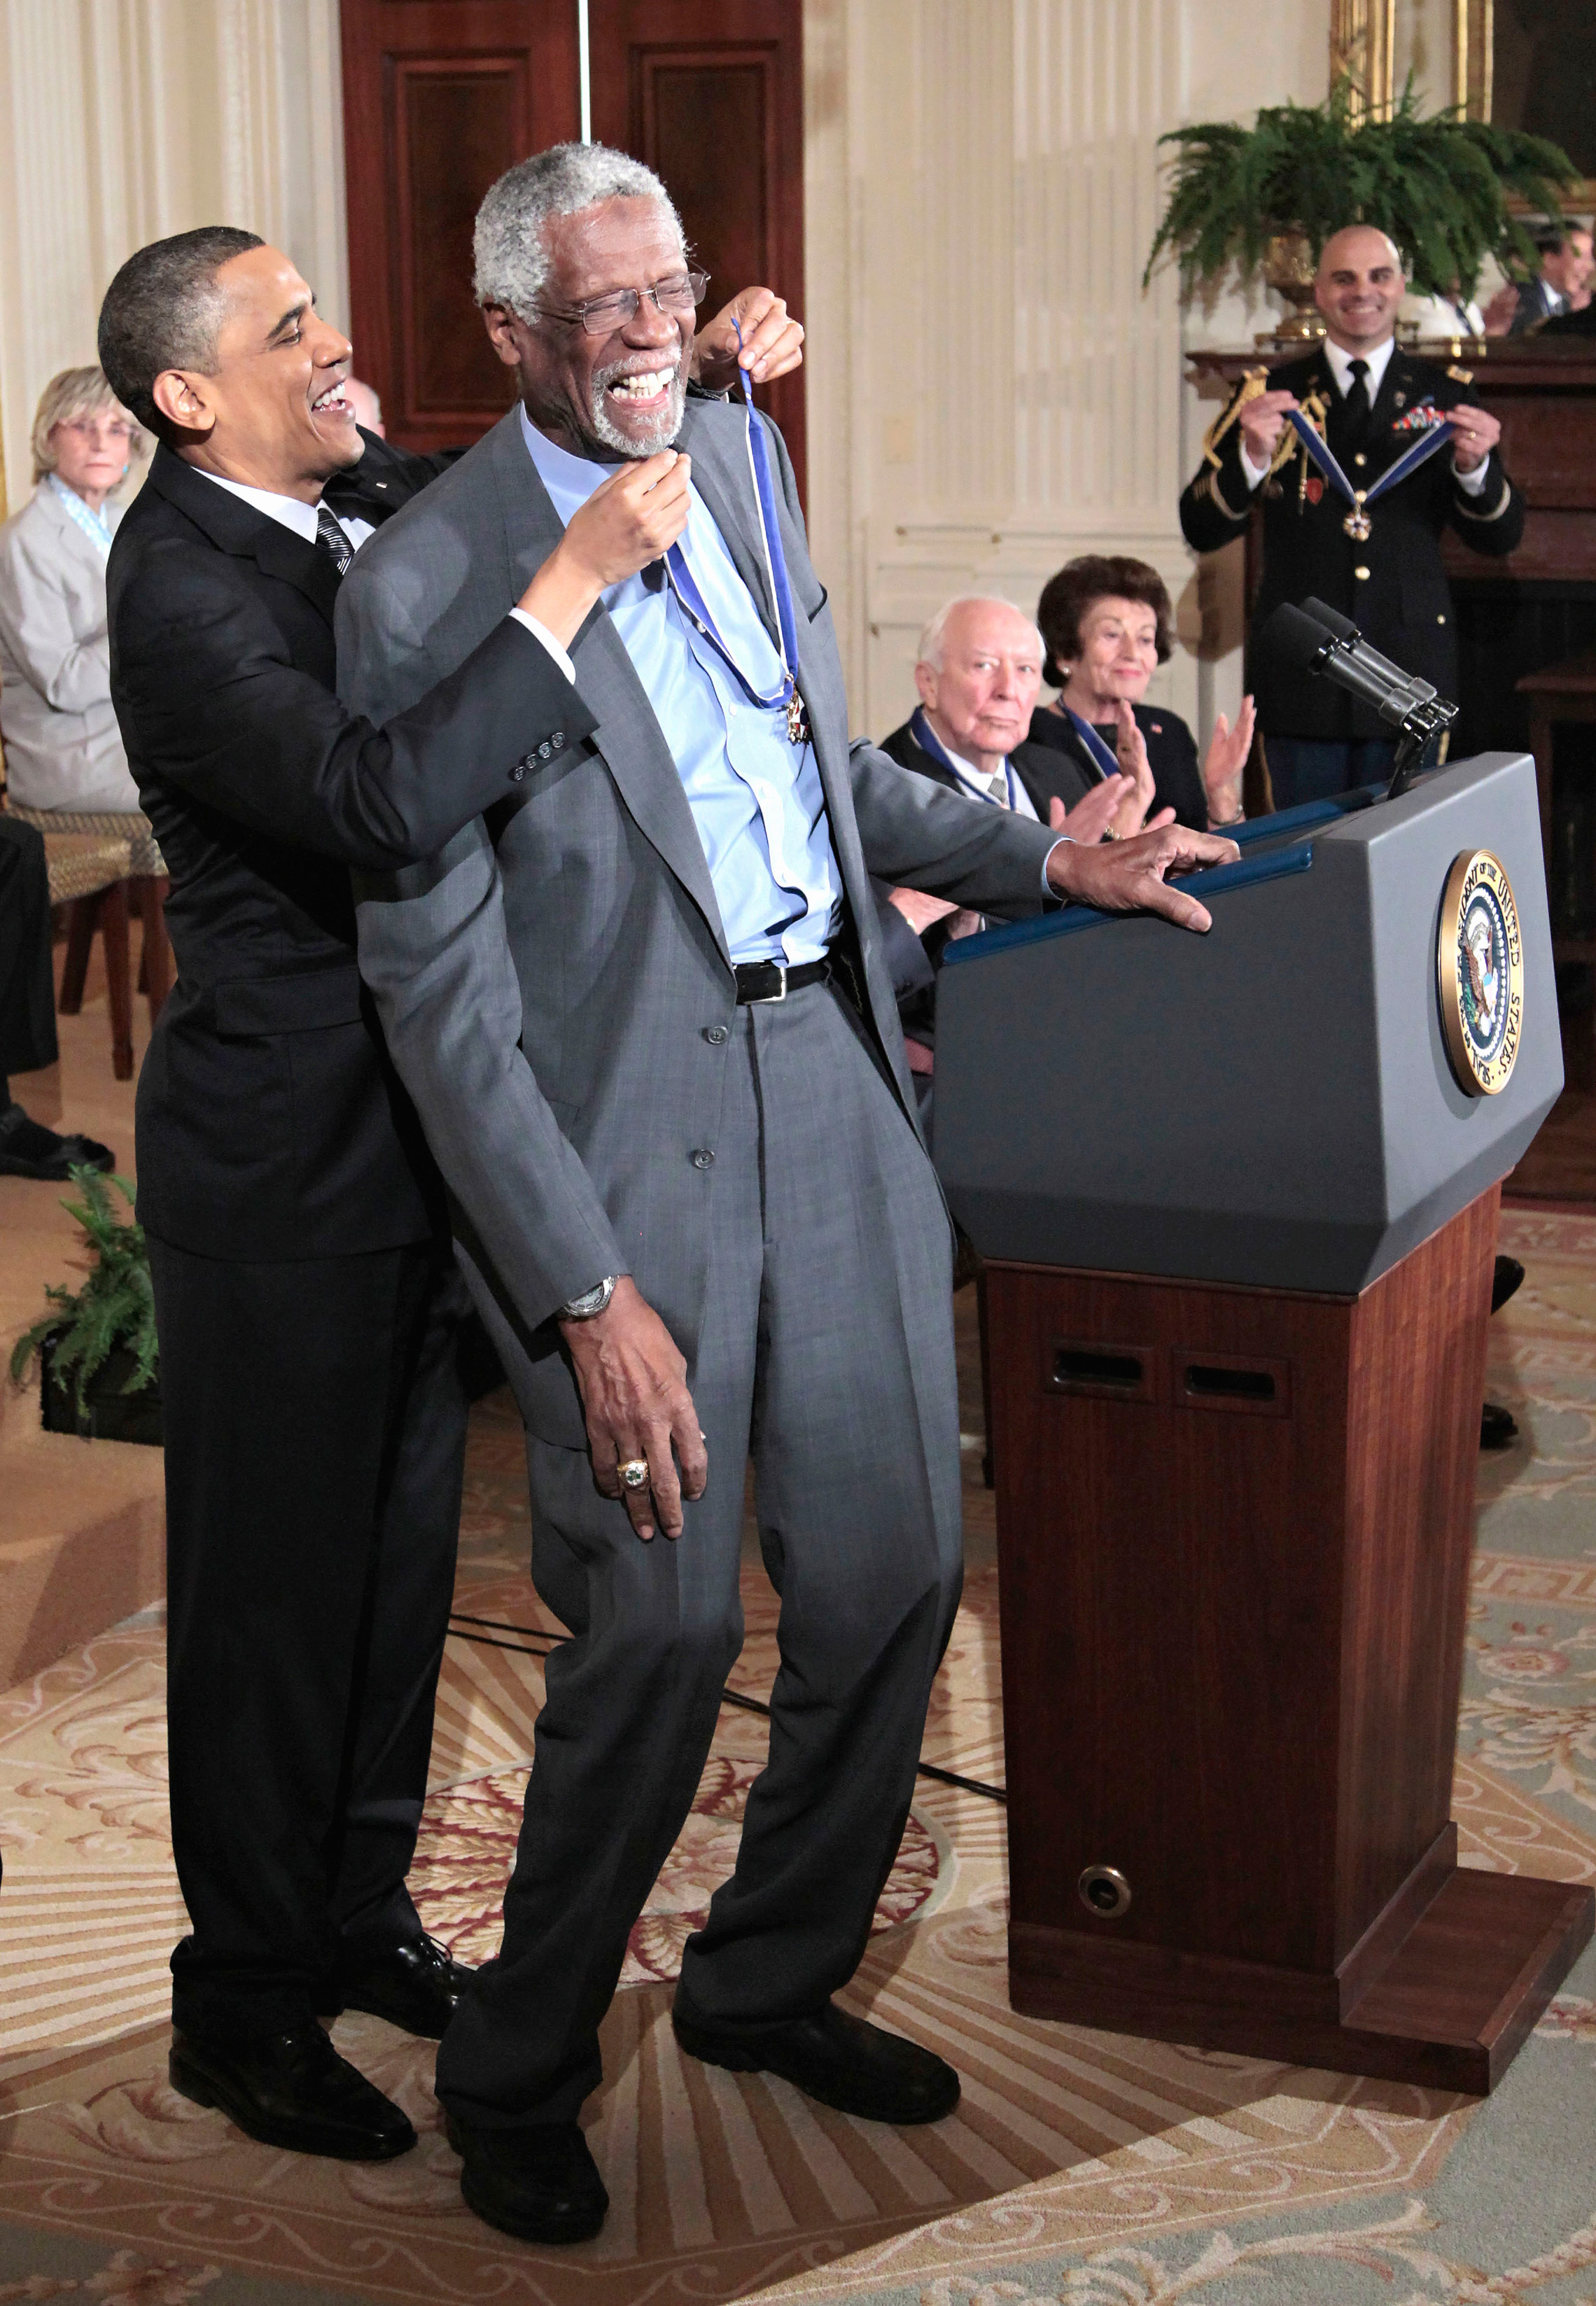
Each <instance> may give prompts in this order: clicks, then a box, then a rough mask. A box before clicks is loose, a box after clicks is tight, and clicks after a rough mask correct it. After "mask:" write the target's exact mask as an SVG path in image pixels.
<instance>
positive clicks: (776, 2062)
mask: <svg viewBox="0 0 1596 2306" xmlns="http://www.w3.org/2000/svg"><path fill="white" fill-rule="evenodd" d="M670 2022H671V2025H672V2026H673V2027H674V2028H675V2029H676V2038H677V2040H678V2041H679V2043H680V2044H681V2046H682V2048H683V2049H684V2050H685V2051H686V2052H687V2055H688V2056H689V2057H690V2058H702V2060H703V2061H704V2064H705V2065H706V2066H726V2067H729V2068H730V2071H731V2072H733V2073H734V2074H780V2075H781V2078H782V2080H784V2081H789V2082H790V2083H791V2084H792V2086H793V2088H795V2089H801V2090H802V2091H803V2093H804V2095H805V2097H813V2098H818V2099H819V2101H820V2103H821V2105H832V2106H835V2107H836V2109H837V2111H838V2113H839V2114H858V2115H859V2116H861V2118H862V2119H863V2120H864V2121H866V2122H897V2123H899V2124H900V2125H901V2124H907V2123H909V2122H940V2121H941V2120H942V2118H943V2114H952V2111H953V2108H954V2107H955V2106H956V2105H958V2103H959V2077H958V2075H957V2074H956V2073H955V2072H954V2071H953V2069H952V2066H950V2065H949V2064H948V2063H947V2061H946V2060H945V2059H943V2058H939V2057H938V2056H937V2055H936V2054H935V2051H932V2050H923V2049H921V2047H920V2046H919V2044H918V2043H917V2042H906V2041H905V2040H904V2039H903V2037H902V2036H901V2035H900V2034H888V2033H885V2032H883V2029H882V2028H881V2027H879V2026H867V2025H866V2023H865V2021H864V2020H863V2019H862V2018H850V2017H849V2014H848V2012H847V2011H846V2010H839V2009H838V2007H837V2005H836V2003H834V2002H828V2003H827V2004H826V2006H825V2008H824V2010H823V2011H820V2012H819V2014H818V2015H817V2016H816V2017H814V2018H788V2019H783V2020H781V2021H779V2022H778V2023H777V2024H775V2025H772V2026H739V2027H737V2028H730V2027H728V2028H719V2027H715V2026H706V2025H704V2024H701V2023H700V2021H699V2020H697V2019H696V2018H689V2017H687V2016H684V2014H683V2012H682V2011H681V2009H680V2007H679V2006H678V2008H677V2009H675V2010H673V2011H672V2012H671V2014H670Z"/></svg>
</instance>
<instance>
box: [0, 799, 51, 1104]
mask: <svg viewBox="0 0 1596 2306" xmlns="http://www.w3.org/2000/svg"><path fill="white" fill-rule="evenodd" d="M57 1054H58V1052H57V1049H56V1046H55V977H54V974H53V971H52V969H51V966H50V879H49V874H48V871H47V867H46V865H45V841H44V835H43V833H40V832H39V831H38V829H37V827H35V826H34V825H31V824H18V823H17V820H16V818H15V817H14V816H0V1082H3V1081H4V1077H5V1076H6V1075H7V1074H8V1073H30V1072H36V1071H37V1069H38V1067H39V1066H40V1065H53V1064H54V1063H55V1059H56V1055H57ZM3 1104H4V1097H0V1105H3Z"/></svg>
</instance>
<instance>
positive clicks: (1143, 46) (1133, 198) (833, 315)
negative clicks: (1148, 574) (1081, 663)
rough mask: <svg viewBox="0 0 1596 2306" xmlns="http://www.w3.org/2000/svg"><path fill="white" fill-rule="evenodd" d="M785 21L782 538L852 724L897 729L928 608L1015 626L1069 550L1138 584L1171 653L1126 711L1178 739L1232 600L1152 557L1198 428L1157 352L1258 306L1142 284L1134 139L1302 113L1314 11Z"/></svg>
mask: <svg viewBox="0 0 1596 2306" xmlns="http://www.w3.org/2000/svg"><path fill="white" fill-rule="evenodd" d="M805 23H806V38H807V50H808V77H809V88H808V121H807V235H808V273H809V278H808V294H807V312H806V318H807V321H808V323H809V330H810V335H809V364H810V387H809V392H810V397H809V411H810V518H811V525H812V528H813V531H814V543H815V559H816V563H817V565H818V567H819V568H820V571H821V574H822V576H823V577H824V580H825V582H826V583H827V585H829V586H830V587H831V590H832V598H833V603H834V606H835V608H836V611H837V619H838V625H839V629H840V632H841V635H842V637H843V643H844V649H845V654H846V658H847V662H848V670H849V686H850V696H851V701H852V708H853V709H852V718H853V724H854V727H855V729H856V730H857V731H859V732H861V733H862V732H866V731H868V732H869V733H871V734H873V735H876V736H881V735H883V734H884V733H885V732H886V730H889V729H890V728H892V726H893V725H894V723H895V722H898V721H899V720H900V719H901V718H902V716H903V714H904V713H906V712H907V710H908V709H909V705H910V704H912V702H913V695H914V691H913V684H912V679H911V677H910V676H911V668H912V665H913V662H914V644H915V637H916V635H917V631H918V628H919V627H920V625H921V623H922V622H923V621H924V620H925V619H926V617H927V616H928V615H930V614H931V613H932V611H934V610H935V608H936V607H937V606H938V605H939V604H940V603H941V602H942V601H943V600H944V599H945V598H946V597H947V595H948V594H951V593H953V592H957V591H963V590H967V589H969V588H970V587H971V586H979V587H980V588H982V589H990V590H992V591H994V592H998V593H1007V594H1010V595H1011V597H1012V598H1014V599H1015V600H1016V601H1018V602H1020V604H1021V605H1022V606H1026V607H1030V606H1033V605H1034V603H1035V601H1036V598H1037V593H1038V592H1039V590H1040V588H1041V585H1042V584H1043V583H1044V581H1045V580H1046V577H1047V576H1049V575H1051V574H1052V572H1053V571H1054V569H1055V568H1058V567H1059V565H1060V564H1061V563H1062V562H1063V561H1064V560H1066V559H1069V558H1070V557H1071V555H1072V554H1074V553H1078V552H1082V551H1128V552H1131V553H1135V554H1137V555H1138V556H1139V557H1140V558H1142V559H1147V560H1149V561H1151V562H1152V563H1153V564H1154V566H1155V567H1156V568H1158V569H1159V570H1160V571H1161V572H1162V574H1163V575H1164V576H1165V581H1166V583H1167V584H1168V585H1169V587H1170V590H1171V593H1172V594H1174V596H1175V598H1176V600H1177V602H1178V603H1179V604H1180V622H1181V627H1182V632H1183V634H1184V635H1185V636H1186V638H1187V641H1188V642H1189V643H1190V644H1191V645H1185V646H1182V648H1181V649H1180V650H1179V651H1177V653H1176V655H1175V657H1174V661H1173V662H1171V664H1170V665H1169V666H1167V667H1166V668H1165V670H1164V672H1163V673H1162V674H1161V675H1160V676H1159V679H1158V683H1157V684H1156V688H1155V690H1154V694H1155V695H1156V696H1165V698H1167V699H1168V700H1169V701H1170V702H1171V703H1173V704H1174V705H1175V706H1176V708H1177V709H1178V710H1180V711H1181V712H1182V713H1186V714H1187V715H1188V716H1189V717H1190V718H1191V719H1193V720H1194V721H1196V720H1199V719H1200V720H1201V721H1202V722H1203V723H1204V725H1205V727H1206V725H1207V722H1208V719H1209V718H1211V715H1212V713H1213V711H1214V710H1215V709H1216V707H1217V706H1219V705H1225V706H1226V707H1227V708H1229V709H1233V703H1234V698H1235V695H1236V694H1237V693H1239V656H1238V655H1237V654H1236V653H1235V652H1236V649H1237V646H1238V644H1239V638H1240V631H1239V614H1238V602H1239V580H1238V578H1237V576H1236V573H1235V571H1234V570H1233V568H1231V567H1230V566H1229V565H1228V563H1225V564H1224V565H1220V566H1216V567H1214V568H1209V569H1208V570H1205V573H1204V578H1203V584H1202V587H1201V594H1200V597H1199V587H1198V585H1197V584H1196V583H1195V582H1194V576H1193V563H1192V560H1191V555H1190V554H1189V553H1188V552H1187V551H1186V549H1185V546H1184V544H1183V543H1182V540H1181V535H1180V526H1179V521H1178V518H1177V509H1176V508H1177V504H1178V500H1179V497H1180V492H1181V489H1182V484H1183V483H1184V481H1185V480H1186V478H1188V477H1189V475H1190V474H1191V470H1192V469H1193V468H1194V465H1195V461H1196V457H1197V453H1198V444H1199V440H1200V438H1201V433H1202V430H1203V428H1204V426H1205V425H1206V423H1208V417H1209V415H1210V414H1211V411H1209V410H1208V409H1207V408H1205V407H1202V406H1200V405H1199V404H1198V402H1197V401H1196V399H1195V397H1194V395H1192V394H1191V391H1190V390H1189V389H1187V388H1185V387H1184V385H1183V382H1182V370H1183V362H1182V350H1183V348H1184V347H1185V346H1188V345H1191V344H1195V343H1199V342H1205V341H1206V342H1227V343H1232V344H1233V343H1235V342H1237V341H1242V342H1247V341H1249V340H1250V337H1251V335H1252V333H1253V332H1254V331H1255V330H1257V329H1263V328H1266V327H1267V326H1268V325H1269V323H1270V320H1271V319H1272V315H1273V306H1272V303H1270V302H1269V301H1268V300H1266V302H1265V305H1264V306H1263V307H1262V308H1260V309H1258V310H1250V309H1249V308H1248V307H1247V306H1246V305H1245V304H1243V303H1242V302H1241V300H1239V299H1227V300H1225V301H1224V302H1223V303H1220V304H1219V305H1217V306H1216V307H1215V308H1214V309H1213V310H1211V311H1209V312H1206V313H1205V312H1192V313H1191V314H1189V315H1185V316H1182V312H1181V310H1180V306H1179V303H1178V300H1177V296H1176V292H1175V287H1174V281H1173V279H1172V278H1171V276H1170V275H1168V274H1167V273H1165V274H1163V275H1161V276H1160V277H1159V278H1157V279H1156V280H1155V282H1154V283H1153V285H1152V286H1151V288H1150V289H1149V290H1148V292H1147V293H1146V294H1144V293H1143V291H1142V288H1141V286H1140V276H1141V268H1142V264H1143V262H1144V260H1145V258H1146V254H1147V250H1148V244H1149V243H1150V241H1151V239H1152V236H1153V233H1154V230H1155V228H1156V220H1157V216H1158V212H1159V208H1160V205H1161V183H1160V176H1159V156H1158V152H1157V139H1158V137H1159V135H1160V134H1161V133H1162V132H1164V131H1165V130H1166V129H1169V128H1173V127H1174V126H1176V125H1178V124H1180V123H1182V122H1183V121H1191V120H1200V119H1212V118H1234V117H1237V116H1240V115H1245V114H1250V112H1251V111H1252V110H1253V109H1254V108H1255V107H1257V106H1258V105H1259V104H1264V103H1276V102H1280V101H1282V100H1284V98H1286V97H1288V96H1289V97H1294V98H1300V99H1302V100H1306V101H1313V100H1316V99H1317V98H1319V97H1321V96H1322V95H1323V93H1324V90H1325V84H1326V71H1327V7H1326V5H1325V0H1283V4H1281V5H1279V6H1276V7H1275V8H1272V9H1270V10H1267V11H1266V10H1257V11H1249V12H1247V13H1238V12H1237V11H1236V10H1235V8H1234V7H1233V5H1232V4H1229V0H987V4H985V5H977V4H972V0H809V4H808V6H807V10H806V17H805ZM1205 633H1206V635H1207V641H1206V647H1207V649H1208V653H1209V654H1210V656H1211V657H1212V659H1213V660H1214V661H1212V662H1202V663H1200V664H1199V656H1198V654H1197V653H1196V645H1198V644H1199V636H1202V635H1203V634H1205Z"/></svg>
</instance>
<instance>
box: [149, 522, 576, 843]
mask: <svg viewBox="0 0 1596 2306" xmlns="http://www.w3.org/2000/svg"><path fill="white" fill-rule="evenodd" d="M113 576H114V580H115V582H114V602H113V613H112V696H113V699H114V701H115V706H116V715H117V719H118V721H119V722H120V723H121V727H122V733H123V739H124V743H125V745H126V747H127V750H128V754H129V756H130V758H131V759H132V762H133V764H134V765H135V767H137V766H141V765H142V766H147V767H149V768H151V769H154V770H156V771H157V772H158V773H159V774H160V775H161V776H163V777H165V778H166V779H168V780H169V781H171V782H172V783H174V784H175V785H178V786H180V787H182V789H183V790H184V791H185V792H188V793H190V794H191V795H192V797H193V798H194V799H196V800H198V801H201V802H202V803H203V804H205V806H207V807H210V808H214V809H217V810H218V811H219V812H220V813H221V814H222V815H223V816H229V817H233V818H235V819H236V820H237V822H238V823H240V824H245V825H248V826H249V827H250V828H251V829H252V831H254V832H257V833H265V834H267V835H268V836H269V837H270V838H271V839H273V840H277V841H286V842H288V843H290V844H292V845H293V846H294V847H295V848H300V849H308V850H313V851H315V852H316V853H317V854H319V855H321V856H324V857H333V858H338V859H340V860H341V861H342V862H343V863H345V864H347V865H352V866H356V867H362V868H363V869H365V870H368V871H371V872H383V871H389V870H392V869H394V868H396V867H400V866H403V865H405V864H409V863H411V862H413V861H414V860H416V859H418V858H423V857H429V856H431V855H432V854H433V853H434V852H435V851H436V850H440V849H441V848H442V847H443V845H444V843H445V842H446V841H448V839H449V837H450V835H451V834H453V833H457V832H458V830H459V829H460V827H461V826H462V825H464V824H469V823H470V822H471V820H472V819H473V818H474V817H475V816H480V815H481V814H482V811H483V810H484V809H486V808H488V807H491V805H492V803H493V802H495V801H498V800H501V799H505V798H506V797H507V796H508V795H510V794H512V793H513V792H514V790H515V789H516V783H517V782H518V781H519V780H518V779H517V777H516V770H517V768H518V766H519V764H520V763H521V762H522V761H523V759H524V758H525V756H526V754H527V753H528V752H530V751H532V750H533V749H535V748H536V747H537V746H538V745H540V744H541V743H543V742H545V741H551V740H552V739H554V738H555V737H556V736H558V737H559V739H560V741H561V742H562V743H564V744H569V743H571V742H573V741H574V740H576V739H578V738H581V737H585V736H587V735H588V734H590V733H591V731H592V730H593V728H594V727H595V726H596V725H597V724H596V723H595V722H594V720H593V715H592V713H589V712H588V710H587V708H586V706H585V705H584V704H583V702H582V699H581V697H580V696H579V695H578V693H577V692H576V689H575V688H572V686H571V684H570V683H569V682H568V680H567V679H565V677H564V675H563V674H562V673H561V672H560V671H559V668H558V667H557V665H556V664H555V663H554V661H553V659H552V658H551V657H550V654H549V653H548V651H547V650H546V649H545V648H543V647H542V645H541V644H540V643H539V642H538V641H537V640H535V639H534V638H533V636H532V634H531V633H529V632H528V631H527V630H526V628H525V626H523V625H520V624H517V623H516V621H515V620H514V619H511V618H506V619H504V620H503V621H502V622H501V623H500V624H499V625H497V626H495V628H494V629H493V630H492V632H491V633H490V634H489V636H488V637H487V638H486V640H484V641H483V642H482V645H481V646H480V647H479V648H478V649H476V650H475V651H474V653H473V654H472V655H471V656H469V657H468V658H467V659H466V660H465V663H464V664H462V665H461V666H460V667H459V669H458V670H457V671H456V672H453V673H451V674H450V675H449V677H448V679H446V680H442V681H440V682H439V684H438V686H437V687H436V688H432V689H431V690H430V692H429V693H428V694H427V695H426V696H422V698H421V699H420V701H419V702H418V703H417V704H416V705H414V706H412V707H411V708H410V710H409V711H407V712H405V713H398V714H397V715H396V716H395V718H394V719H393V720H391V721H389V722H388V723H387V725H386V726H385V727H383V728H381V729H378V728H375V727H374V726H373V725H372V723H371V722H370V721H368V720H365V719H363V718H362V717H361V716H360V715H359V714H358V713H351V712H350V711H349V710H348V709H347V707H346V706H345V705H341V704H340V703H339V702H338V699H337V696H335V695H334V694H333V692H332V690H331V689H330V688H324V687H323V686H322V684H321V682H320V680H318V679H316V678H315V677H314V676H313V675H312V674H311V673H308V672H303V671H301V670H299V669H298V668H297V667H296V666H295V665H294V663H293V662H291V661H290V657H289V652H288V645H287V643H286V639H285V637H284V636H283V633H282V632H281V630H280V629H279V628H278V627H277V623H276V621H275V620H274V619H273V618H272V616H271V615H270V613H269V609H268V606H267V604H266V602H264V601H263V600H262V598H261V597H260V594H259V592H257V591H256V590H255V589H254V588H253V585H252V581H251V578H252V564H250V563H248V562H245V561H243V560H235V559H231V558H230V557H229V556H227V555H226V554H224V553H219V552H209V551H204V552H199V551H195V550H194V549H193V547H192V545H190V544H188V543H187V542H181V541H178V540H169V541H168V540H162V541H160V542H157V543H155V544H154V545H152V546H150V547H149V548H146V549H145V550H143V551H141V552H140V553H139V554H138V555H137V556H136V557H135V558H133V559H132V560H130V561H129V562H125V563H124V564H123V565H122V566H121V567H120V568H118V569H115V570H114V572H113Z"/></svg>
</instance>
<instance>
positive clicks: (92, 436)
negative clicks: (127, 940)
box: [0, 368, 143, 812]
mask: <svg viewBox="0 0 1596 2306" xmlns="http://www.w3.org/2000/svg"><path fill="white" fill-rule="evenodd" d="M142 437H143V436H142V435H141V432H140V430H139V427H138V426H137V424H135V423H134V422H133V420H132V417H131V416H130V415H129V414H128V413H127V411H126V409H125V408H124V407H123V406H122V405H121V403H120V402H119V401H118V400H117V398H116V396H115V393H114V392H113V391H112V390H111V388H110V386H109V385H108V384H107V382H106V380H105V377H104V375H103V374H102V372H100V371H99V370H98V368H69V369H63V371H62V372H61V374H60V375H59V376H56V377H52V378H51V380H50V381H49V383H48V384H47V386H46V387H45V389H44V394H43V397H42V398H41V399H40V401H39V404H38V414H36V415H35V417H34V419H33V479H34V490H33V494H32V496H31V497H30V499H29V500H28V502H27V503H26V504H25V505H24V506H23V507H22V508H21V512H19V513H18V514H16V516H15V517H14V518H13V519H11V520H8V521H7V522H6V523H5V525H4V527H3V528H0V737H3V738H4V743H5V767H6V776H7V780H8V782H9V785H10V790H11V798H12V799H13V801H15V802H16V804H17V806H18V807H21V808H59V809H73V810H112V811H116V812H121V811H123V810H136V809H137V808H138V806H139V789H138V787H137V785H135V784H134V782H133V781H132V776H131V775H130V774H129V773H128V765H127V755H126V754H125V753H124V751H123V748H122V735H121V731H120V730H118V728H117V726H116V715H115V711H114V710H113V708H112V705H111V645H110V639H109V636H108V635H107V629H106V562H107V559H108V558H109V557H110V551H111V539H112V537H113V536H114V535H115V532H116V525H117V523H118V521H119V520H120V519H121V517H122V514H121V508H120V507H118V506H116V505H114V504H112V503H111V502H110V491H112V490H113V489H114V488H115V487H116V485H117V483H119V482H120V481H122V480H124V478H125V477H126V474H127V470H128V465H129V464H130V462H131V460H132V453H133V450H134V448H135V447H136V446H137V445H138V444H139V443H140V441H141V439H142Z"/></svg>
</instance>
